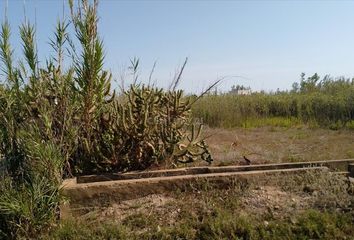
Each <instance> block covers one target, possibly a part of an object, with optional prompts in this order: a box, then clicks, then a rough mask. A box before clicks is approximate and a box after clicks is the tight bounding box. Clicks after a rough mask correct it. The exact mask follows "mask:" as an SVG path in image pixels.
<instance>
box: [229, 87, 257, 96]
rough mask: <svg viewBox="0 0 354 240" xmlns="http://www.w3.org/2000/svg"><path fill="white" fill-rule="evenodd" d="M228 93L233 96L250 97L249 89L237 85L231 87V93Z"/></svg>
mask: <svg viewBox="0 0 354 240" xmlns="http://www.w3.org/2000/svg"><path fill="white" fill-rule="evenodd" d="M229 93H231V94H235V95H251V93H252V91H251V88H250V87H245V86H243V85H242V86H240V85H237V86H232V87H231V91H230V92H229Z"/></svg>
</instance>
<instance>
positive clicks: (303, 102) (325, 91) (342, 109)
mask: <svg viewBox="0 0 354 240" xmlns="http://www.w3.org/2000/svg"><path fill="white" fill-rule="evenodd" d="M312 78H314V77H313V76H312V77H310V78H309V79H310V80H309V79H308V80H303V81H302V82H301V86H302V88H299V89H297V88H295V90H292V91H290V92H277V93H253V94H251V95H235V94H232V93H226V94H220V95H212V94H210V95H208V96H205V97H204V98H203V99H201V100H200V101H198V102H197V103H196V104H195V105H194V106H193V108H192V112H193V116H194V117H197V118H201V119H203V121H204V123H206V124H208V125H209V126H212V127H227V128H228V127H243V126H253V125H254V124H255V125H254V126H255V127H257V126H259V122H260V121H263V125H267V124H273V123H274V124H275V125H283V124H282V123H281V122H283V121H282V120H281V119H289V120H291V122H293V125H297V124H299V123H300V124H315V125H318V126H321V127H325V128H332V129H338V128H343V127H350V123H351V121H352V120H354V81H353V80H350V79H343V78H339V79H333V78H329V77H325V78H323V79H322V80H321V81H318V82H317V83H316V84H315V83H313V81H314V80H313V79H312ZM269 119H273V120H274V121H268V120H269ZM277 120H280V122H279V121H277Z"/></svg>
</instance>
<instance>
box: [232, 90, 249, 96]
mask: <svg viewBox="0 0 354 240" xmlns="http://www.w3.org/2000/svg"><path fill="white" fill-rule="evenodd" d="M251 93H252V91H251V89H243V90H241V89H240V90H236V93H235V94H236V95H251Z"/></svg>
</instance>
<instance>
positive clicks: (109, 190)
mask: <svg viewBox="0 0 354 240" xmlns="http://www.w3.org/2000/svg"><path fill="white" fill-rule="evenodd" d="M311 171H333V172H337V173H338V174H345V175H348V176H349V177H354V159H342V160H328V161H316V162H297V163H279V164H262V165H247V166H222V167H191V168H181V169H168V170H156V171H143V172H131V173H123V174H118V173H117V174H101V175H87V176H79V177H77V178H72V179H66V180H65V181H64V182H63V186H62V187H63V193H64V195H65V196H66V197H67V198H68V199H69V202H68V203H66V204H65V205H63V206H62V208H61V212H62V216H64V217H65V216H68V215H81V214H83V212H82V211H80V209H83V208H86V209H88V208H94V207H99V206H107V205H108V204H110V203H114V202H120V201H124V200H130V199H135V198H140V197H144V196H147V195H149V194H165V193H168V192H172V191H176V190H178V189H179V190H181V191H185V190H186V189H188V186H191V185H193V184H194V185H195V184H197V183H198V182H199V183H200V182H202V181H207V182H208V183H211V184H216V185H218V187H224V186H227V185H229V184H231V183H233V182H235V181H237V182H248V181H252V182H256V183H257V184H260V185H262V184H264V183H266V182H267V181H268V180H269V179H270V178H271V177H286V176H289V175H294V174H299V173H304V172H311Z"/></svg>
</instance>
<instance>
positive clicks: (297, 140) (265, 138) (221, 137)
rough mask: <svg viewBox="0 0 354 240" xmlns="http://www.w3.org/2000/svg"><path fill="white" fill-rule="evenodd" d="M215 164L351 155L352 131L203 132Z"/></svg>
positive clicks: (353, 154)
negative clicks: (244, 157)
mask: <svg viewBox="0 0 354 240" xmlns="http://www.w3.org/2000/svg"><path fill="white" fill-rule="evenodd" d="M205 136H206V137H208V138H207V143H208V144H209V146H210V150H211V152H212V154H213V157H214V159H215V162H214V164H215V165H225V164H228V165H230V164H236V165H237V164H244V162H245V161H244V160H243V156H246V157H247V158H249V159H250V160H251V161H252V163H253V164H260V163H280V162H300V161H320V160H331V159H345V158H354V134H353V131H352V130H345V129H343V130H337V131H333V130H329V129H321V128H317V129H310V128H308V127H305V126H302V127H296V128H284V127H260V128H248V129H244V128H235V129H213V128H208V129H206V131H205Z"/></svg>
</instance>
